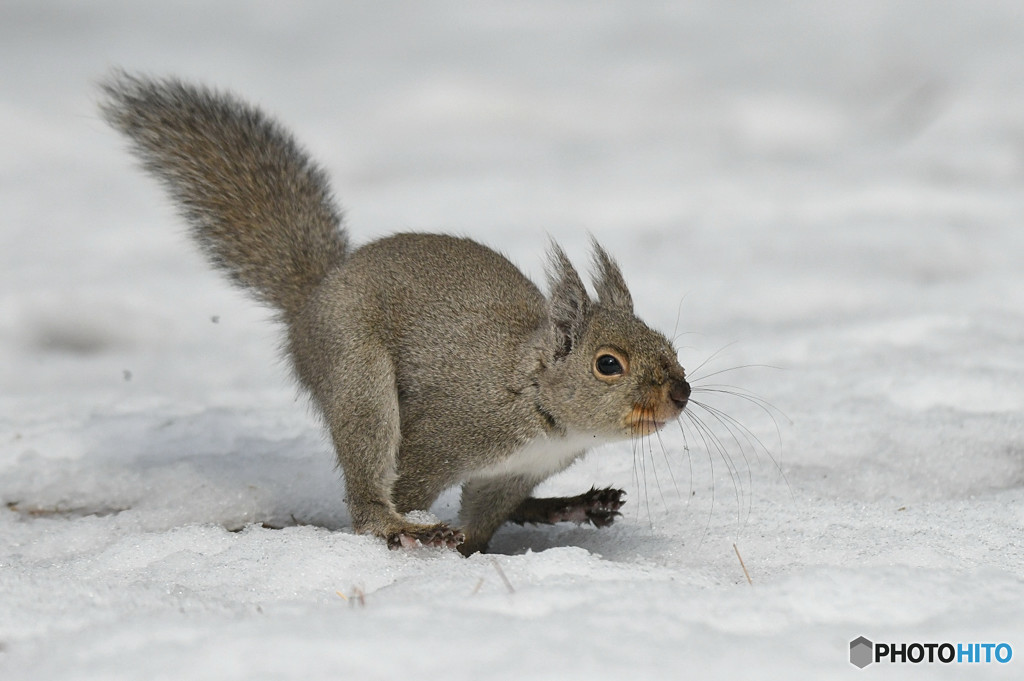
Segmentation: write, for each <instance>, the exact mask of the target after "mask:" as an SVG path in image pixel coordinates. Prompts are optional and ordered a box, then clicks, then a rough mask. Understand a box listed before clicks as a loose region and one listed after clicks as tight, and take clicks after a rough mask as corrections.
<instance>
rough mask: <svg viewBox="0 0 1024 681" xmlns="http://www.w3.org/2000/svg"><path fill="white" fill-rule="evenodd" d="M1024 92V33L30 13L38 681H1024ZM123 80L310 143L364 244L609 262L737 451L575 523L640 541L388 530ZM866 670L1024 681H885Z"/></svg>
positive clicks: (849, 6) (854, 6) (19, 442)
mask: <svg viewBox="0 0 1024 681" xmlns="http://www.w3.org/2000/svg"><path fill="white" fill-rule="evenodd" d="M1022 64H1024V12H1021V11H1020V6H1019V0H1005V1H988V0H979V1H977V2H966V1H965V2H947V1H934V0H932V1H927V2H925V1H923V0H918V1H908V2H901V3H892V2H883V1H882V0H865V1H864V2H852V3H821V2H809V1H808V2H800V1H798V2H791V3H757V2H740V3H699V2H698V3H682V2H680V3H666V2H647V1H635V2H582V1H572V0H527V1H523V2H520V1H516V2H511V1H509V2H495V3H469V2H425V3H420V2H392V1H388V0H384V1H381V2H372V3H347V2H345V3H336V2H326V1H324V2H295V3H279V2H270V1H257V2H241V1H240V0H232V1H230V2H217V3H209V2H198V1H194V2H181V3H137V2H127V1H126V0H118V1H101V0H95V1H93V2H88V3H82V2H72V1H71V0H67V1H63V2H60V1H46V0H5V1H4V3H3V4H2V5H0V72H2V76H0V93H2V96H0V126H2V129H3V131H4V135H3V141H2V142H0V356H2V359H3V361H2V362H0V678H2V679H5V680H9V681H15V680H21V679H32V680H33V681H39V680H46V679H54V680H56V679H60V680H62V681H66V680H71V679H104V680H111V679H113V680H119V679H146V680H160V679H190V680H202V679H216V680H218V681H223V680H230V679H247V680H249V679H304V680H308V679H339V678H346V679H404V678H422V679H453V680H454V679H473V680H478V679H581V678H610V679H622V678H628V679H682V678H687V679H702V678H737V679H738V678H743V679H782V678H786V679H789V678H815V679H833V678H836V679H838V678H847V677H848V675H850V674H868V673H876V674H883V675H884V677H885V678H946V677H947V676H950V675H952V674H957V676H958V677H959V678H972V679H973V678H977V679H981V678H1021V676H1022V674H1024V672H1022V669H1024V549H1022V543H1024V542H1022V540H1024V530H1022V527H1024V416H1022V410H1024V224H1022V222H1024V68H1022ZM114 66H123V67H125V68H127V69H129V70H141V71H144V72H148V73H152V74H177V75H180V76H183V77H187V78H191V79H196V80H201V81H204V82H207V83H210V84H213V85H217V86H219V87H224V88H229V89H232V90H234V91H236V92H238V93H239V94H241V95H243V96H244V97H246V98H248V99H251V100H253V101H255V102H258V103H260V104H261V105H262V106H264V107H266V109H267V110H269V111H271V112H273V113H274V114H275V115H276V116H278V117H279V118H280V119H281V120H283V121H284V122H285V123H286V125H287V126H288V127H290V128H291V129H293V130H294V131H295V132H296V134H297V136H298V137H299V138H300V139H301V140H302V141H303V142H304V144H305V145H306V146H307V147H308V148H309V149H310V150H311V152H312V153H313V155H314V156H315V157H316V158H317V159H319V160H320V161H322V163H323V164H324V165H325V166H326V167H327V169H328V170H329V172H330V173H331V176H332V178H333V183H334V188H335V190H336V192H337V193H338V196H339V198H340V201H341V203H342V204H343V205H344V207H345V209H346V211H347V217H348V221H349V224H350V226H351V229H352V234H353V237H354V239H355V240H356V241H357V242H365V241H367V240H370V239H373V238H375V237H378V236H381V235H384V234H388V233H390V232H393V231H397V230H407V229H412V230H433V231H447V232H451V233H457V234H462V235H468V236H472V237H473V238H476V239H478V240H481V241H483V242H485V243H487V244H489V245H491V246H493V247H495V248H498V249H500V250H502V251H503V252H504V253H506V254H508V256H509V257H510V258H511V259H512V260H513V261H515V262H516V263H517V264H519V265H520V266H521V267H522V268H523V269H524V271H526V272H527V273H528V274H529V275H530V276H531V277H533V278H535V279H537V280H540V278H541V274H542V266H543V258H544V251H545V249H546V240H547V238H548V235H551V236H552V237H554V238H555V239H557V240H558V241H560V242H561V243H562V244H564V246H565V248H566V250H567V251H568V252H569V254H570V256H571V257H572V258H573V259H574V260H575V261H576V262H577V263H580V264H583V263H584V262H585V259H586V257H587V240H588V238H589V234H590V233H592V234H594V235H595V236H596V237H597V238H598V239H599V240H600V241H601V242H602V243H604V244H605V246H606V247H607V248H608V250H609V251H610V252H612V253H613V254H614V256H615V257H616V258H617V259H618V260H619V262H620V264H621V266H622V268H623V270H624V272H625V274H626V277H627V279H628V281H629V282H630V284H631V287H632V289H633V296H634V298H635V299H636V301H637V307H638V312H639V313H640V314H641V316H642V317H644V318H645V319H646V320H647V321H648V322H649V323H650V324H651V325H653V326H655V327H658V328H661V329H663V330H664V331H665V332H666V333H669V334H671V335H675V336H676V337H677V342H678V344H679V347H680V357H681V359H682V361H683V364H684V366H686V367H687V368H688V369H689V370H690V372H691V374H692V375H693V376H695V377H701V376H704V378H703V380H695V381H694V383H695V386H696V387H698V388H699V387H702V386H703V388H704V392H696V393H695V397H696V398H697V399H700V400H701V401H703V402H705V403H706V404H708V405H710V406H712V407H714V408H717V409H721V410H724V412H725V413H727V414H728V415H729V416H728V417H724V416H723V417H720V418H717V417H715V416H714V415H713V414H712V413H711V412H707V411H701V410H700V409H698V408H694V409H693V413H694V415H696V416H701V417H702V418H703V419H704V422H705V424H706V425H707V426H708V427H709V428H712V429H714V430H715V431H717V433H718V435H719V438H720V446H716V445H715V443H714V442H712V441H710V440H708V439H707V438H702V437H700V433H699V431H697V430H696V429H695V427H694V426H692V425H691V426H690V427H689V429H688V430H683V429H678V428H677V429H674V430H669V431H666V432H665V434H664V435H663V437H662V438H661V439H660V440H659V439H657V438H655V439H653V440H648V441H647V443H646V444H645V445H644V446H643V447H640V448H637V447H632V446H631V445H630V444H629V443H624V444H620V445H609V446H606V447H603V448H601V449H599V450H597V451H594V452H592V453H591V454H590V455H589V456H588V457H587V458H586V459H585V460H584V461H582V462H580V463H579V464H577V465H575V466H574V467H573V468H571V469H570V470H568V471H566V472H565V473H563V474H561V475H559V476H556V477H555V478H553V479H551V480H550V481H548V482H547V483H545V484H544V486H543V488H542V489H541V490H540V491H541V492H542V493H549V494H553V495H571V494H577V493H579V492H582V491H584V490H586V489H589V487H590V486H591V485H592V484H597V485H599V486H604V485H609V484H611V485H615V486H620V487H623V488H625V489H626V490H627V491H628V493H629V496H628V503H627V505H626V506H625V507H624V508H623V511H624V515H623V517H622V518H620V519H619V520H618V522H616V524H615V525H614V526H612V527H610V528H607V529H602V530H597V529H594V528H591V527H575V526H573V525H568V526H559V527H554V528H546V527H540V528H537V527H524V528H519V527H507V528H505V529H503V530H502V531H501V532H500V533H499V534H498V535H497V536H496V538H495V541H494V544H493V549H494V555H491V556H487V555H476V556H473V557H471V558H469V559H464V558H462V557H461V556H459V555H457V554H456V553H454V552H448V551H442V550H399V551H389V550H387V548H386V547H385V546H384V544H383V543H382V542H380V541H378V540H376V539H373V538H371V537H367V536H361V535H356V534H354V533H353V532H352V530H351V527H350V522H349V517H348V515H347V511H346V509H345V506H344V503H343V495H342V486H341V484H340V481H339V474H338V473H337V472H336V471H335V469H334V464H333V456H332V453H331V450H330V447H329V446H328V444H327V442H326V441H325V439H324V437H323V435H322V433H321V430H320V426H319V424H318V423H317V421H316V419H315V418H314V417H313V416H312V415H311V411H310V409H309V407H308V403H307V402H306V399H305V397H303V396H301V395H298V394H297V390H296V388H295V386H294V384H293V382H292V380H291V378H290V376H289V370H288V367H287V365H286V364H285V363H284V362H283V361H282V360H281V357H280V354H279V351H278V344H279V340H280V335H279V333H280V331H279V329H277V328H276V327H275V326H274V325H273V323H272V320H271V319H270V315H269V313H268V312H267V311H265V310H263V309H261V308H259V307H257V306H256V305H255V304H253V303H251V302H250V301H249V300H248V299H247V298H246V297H245V296H244V295H243V294H242V293H240V292H238V291H235V290H233V289H231V288H230V287H229V286H228V285H227V284H226V283H225V282H224V281H222V280H221V279H220V277H218V276H217V275H216V274H214V273H212V272H211V271H209V270H208V268H207V267H206V265H205V264H204V263H203V261H202V259H201V258H200V256H199V255H198V254H197V252H196V251H195V249H194V248H193V247H192V246H191V245H190V244H189V243H188V242H187V240H186V239H185V237H184V235H183V228H182V224H181V222H180V221H179V220H178V219H177V217H176V216H175V214H174V211H173V209H172V208H171V207H170V206H169V205H168V203H167V201H166V200H165V198H164V197H163V195H162V194H161V192H160V189H159V188H158V187H157V186H156V184H155V183H154V182H153V181H151V180H150V179H149V178H147V177H145V176H143V174H142V173H141V172H139V170H138V168H137V167H136V166H135V165H134V164H133V163H132V161H131V160H130V158H129V157H128V154H127V152H126V151H125V146H124V144H123V141H122V140H121V139H119V138H118V137H117V136H116V135H115V133H114V132H112V131H111V130H109V129H108V128H107V127H106V126H105V125H104V124H103V123H102V122H101V121H100V120H99V117H98V114H97V111H96V107H95V102H96V89H95V82H96V80H97V79H98V78H100V77H102V76H103V75H104V74H105V73H106V72H107V71H108V69H110V68H111V67H114ZM717 372H723V373H717ZM716 385H719V386H723V385H727V386H733V387H732V388H724V389H725V390H729V391H734V392H735V391H742V394H744V395H746V394H753V395H757V396H760V397H759V398H757V399H755V401H754V402H750V401H746V400H743V399H739V398H737V397H736V396H735V395H729V394H725V393H721V392H714V391H713V390H714V386H716ZM748 391H749V393H748ZM760 398H763V400H765V401H766V402H767V403H770V405H771V406H766V408H765V409H761V408H760V407H759V404H760V403H761V402H760ZM731 419H735V420H736V421H735V422H734V421H732V420H731ZM737 424H742V426H743V427H744V428H746V429H749V432H747V431H746V430H743V429H741V428H740V427H739V425H737ZM726 426H730V427H731V431H732V432H731V433H730V429H727V428H726ZM684 436H685V437H684ZM755 438H756V439H755ZM759 443H763V445H764V448H762V447H761V446H760V444H759ZM780 469H781V471H780ZM457 505H458V497H457V493H456V492H454V491H453V492H450V493H447V494H446V495H445V496H444V497H443V498H442V499H441V501H440V502H439V503H438V504H437V505H436V506H435V507H434V509H432V513H433V514H435V515H436V516H437V517H440V518H442V519H449V520H450V519H454V518H455V517H456V515H457V512H458V509H457ZM734 545H735V549H734ZM738 556H742V559H743V562H744V564H745V566H746V570H747V571H748V572H749V575H750V580H751V582H752V584H750V583H748V581H747V578H746V576H745V575H744V571H743V568H742V567H741V565H740V561H739V559H738ZM860 635H864V636H866V637H868V638H869V639H871V640H873V641H877V642H895V643H898V642H915V641H917V642H952V643H958V642H981V643H984V642H1007V643H1009V644H1011V645H1012V646H1013V650H1014V657H1013V659H1012V660H1011V661H1010V662H1009V663H1006V664H974V665H966V664H949V665H945V664H927V663H923V664H917V665H915V664H905V665H899V664H894V665H886V666H885V667H884V668H879V667H882V665H878V666H877V667H876V668H874V669H872V668H869V669H867V670H864V671H859V670H857V669H856V668H854V667H852V666H851V665H850V663H849V661H848V652H849V650H848V648H849V642H850V641H851V640H852V639H854V638H856V637H857V636H860Z"/></svg>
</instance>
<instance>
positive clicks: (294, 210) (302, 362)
mask: <svg viewBox="0 0 1024 681" xmlns="http://www.w3.org/2000/svg"><path fill="white" fill-rule="evenodd" d="M100 88H101V91H102V95H101V96H102V99H101V101H100V110H101V112H102V115H103V117H104V118H105V120H106V121H107V122H108V123H110V124H111V125H112V126H113V127H114V128H115V129H117V130H119V131H120V132H121V133H123V134H124V135H125V136H127V138H128V139H129V141H130V144H131V149H132V152H133V153H134V154H135V156H136V157H137V158H138V159H139V160H141V162H142V165H143V167H144V169H145V170H146V171H148V172H149V173H150V174H152V175H154V176H155V177H156V178H157V179H158V180H160V181H161V183H162V184H163V185H164V187H165V189H166V190H167V191H168V193H169V195H170V198H171V199H172V201H173V203H174V204H175V205H176V207H177V208H178V209H179V211H180V213H181V214H182V216H183V218H184V219H185V221H186V222H187V224H188V225H189V227H190V233H191V236H192V237H193V238H194V240H195V241H196V242H197V243H198V245H199V247H200V249H201V250H202V251H203V252H204V254H205V255H206V256H207V257H208V259H209V260H210V261H211V263H212V264H213V266H214V267H216V268H218V269H220V270H222V271H223V272H225V273H226V274H227V275H228V276H229V278H230V279H231V280H232V281H233V282H234V283H235V284H238V285H240V286H241V287H243V288H244V289H246V290H247V291H248V292H249V293H250V294H252V295H253V296H254V297H255V298H256V299H258V300H259V301H260V302H262V303H265V304H267V305H269V306H270V307H272V308H274V309H275V310H276V311H277V313H278V317H279V319H280V320H281V321H282V322H283V324H284V327H285V329H286V333H287V341H286V347H287V352H288V354H289V356H290V358H291V360H292V364H293V367H294V371H295V374H296V376H297V379H298V381H299V382H300V383H301V385H302V386H304V387H305V388H306V389H307V390H308V391H309V393H310V394H311V396H312V399H313V402H314V403H315V406H316V408H317V409H318V411H319V412H320V414H321V415H322V418H323V420H324V422H325V424H326V426H327V428H328V430H329V431H330V436H331V439H332V441H333V445H334V448H335V451H336V454H337V459H338V462H339V464H340V467H341V469H342V472H343V478H344V484H345V490H346V498H347V503H348V507H349V511H350V515H351V519H352V526H353V529H354V531H356V532H357V533H369V534H372V535H376V536H377V537H380V538H382V539H383V540H384V541H386V542H387V545H388V546H389V547H391V548H397V547H403V546H407V547H411V546H419V545H429V546H439V547H447V548H450V549H456V548H457V549H458V550H459V551H461V552H462V553H463V554H464V555H470V554H472V553H474V552H477V551H486V549H487V545H488V542H489V541H490V539H491V537H492V535H493V534H494V532H495V531H496V530H497V529H498V528H499V527H500V526H501V525H502V524H504V523H506V522H514V523H519V524H525V523H534V524H546V523H555V522H560V521H575V522H577V523H590V524H593V525H595V526H597V527H603V526H606V525H609V524H611V523H612V522H613V521H614V520H615V518H616V517H617V516H619V515H620V513H619V509H620V508H621V506H622V505H623V503H625V500H624V496H625V492H624V491H623V490H619V489H612V488H607V489H597V488H596V487H595V488H591V489H590V491H588V492H585V493H583V494H580V495H578V496H575V497H564V498H545V499H541V498H534V497H532V496H531V495H532V493H533V490H534V488H535V487H536V486H537V485H538V484H540V483H541V482H542V481H543V480H545V479H547V478H548V477H550V476H552V475H554V474H555V473H558V472H559V471H562V470H564V469H565V468H567V467H568V466H569V465H570V464H571V463H572V462H573V461H575V460H576V459H578V458H579V457H581V456H582V455H583V454H584V453H585V452H586V451H587V450H588V449H590V448H592V447H595V446H598V445H601V444H604V443H607V442H612V441H621V440H628V439H631V438H639V437H643V436H646V435H649V434H651V433H654V432H655V431H657V430H659V429H660V428H662V427H663V426H664V425H665V424H666V423H667V422H669V421H671V420H674V419H676V418H677V417H679V416H680V414H681V412H682V411H683V409H684V408H685V407H686V404H687V400H688V398H689V396H690V386H689V384H688V383H687V380H686V373H685V371H684V369H683V367H682V366H680V364H679V361H678V359H677V357H676V352H675V350H674V349H673V347H672V345H671V343H669V341H668V340H667V339H666V337H665V336H664V335H662V334H661V333H658V332H657V331H654V330H652V329H651V328H649V327H648V326H647V325H646V324H645V323H644V322H642V321H641V320H640V319H639V318H638V317H637V316H636V315H635V314H634V312H633V299H632V296H631V294H630V292H629V289H628V288H627V286H626V283H625V281H624V279H623V276H622V273H621V271H620V269H619V266H618V265H617V264H616V263H615V261H614V260H613V259H612V258H611V257H610V256H609V255H608V253H607V252H606V251H605V250H604V249H603V248H602V247H601V246H600V245H599V244H598V243H597V241H596V239H593V238H592V239H591V240H592V250H593V270H594V278H593V286H594V289H595V292H596V294H597V297H596V299H592V298H591V297H590V295H589V294H588V292H587V289H586V287H585V286H584V284H583V281H582V280H581V278H580V275H579V274H578V272H577V270H576V269H575V268H574V267H573V265H572V263H571V262H570V261H569V259H568V258H567V256H566V254H565V252H564V251H563V250H562V249H561V248H560V247H559V246H558V245H557V244H556V243H555V242H553V241H552V242H551V245H550V248H549V254H548V263H547V265H548V266H547V276H548V280H549V292H548V295H547V296H545V295H544V294H543V293H541V291H540V290H539V289H538V287H537V286H536V285H535V284H534V283H533V282H532V281H531V280H530V279H528V278H527V277H526V276H525V275H524V274H523V273H522V272H520V271H519V269H518V268H516V266H515V265H513V264H512V263H511V262H510V261H509V260H508V259H507V258H505V257H504V256H502V255H501V254H499V253H498V252H496V251H494V250H491V249H490V248H488V247H486V246H484V245H482V244H480V243H477V242H476V241H473V240H471V239H467V238H460V237H455V236H449V235H444V234H425V233H399V234H395V235H392V236H389V237H385V238H382V239H379V240H377V241H373V242H371V243H367V244H365V245H363V246H360V247H354V246H353V245H351V244H350V242H349V236H348V232H347V229H346V228H345V227H344V225H343V218H342V213H341V210H340V209H339V208H338V207H337V206H336V204H335V202H334V198H333V196H332V191H331V189H330V187H329V185H328V179H327V176H326V173H325V172H324V170H323V169H322V168H321V167H320V166H319V165H317V164H316V163H315V162H314V161H313V160H311V159H310V157H309V156H308V154H307V152H306V151H305V150H304V149H303V148H302V147H301V146H300V145H299V144H298V143H297V142H296V140H295V139H294V137H293V136H292V134H291V133H290V132H289V131H288V130H286V129H285V128H284V127H283V126H282V125H281V124H280V123H278V122H277V121H276V120H274V119H273V118H271V117H270V116H268V115H267V114H265V113H264V112H263V111H262V110H261V109H259V108H257V107H255V106H253V105H251V104H249V103H247V102H245V101H243V100H241V99H239V98H237V97H236V96H234V95H232V94H230V93H226V92H223V91H220V90H216V89H212V88H208V87H206V86H202V85H194V84H191V83H187V82H184V81H182V80H179V79H175V78H163V79H151V78H148V77H143V76H136V75H131V74H128V73H125V72H123V71H115V72H114V73H112V74H110V75H108V76H107V77H106V78H105V79H104V80H103V81H102V82H101V84H100ZM460 484H461V486H462V494H461V506H460V510H459V520H458V522H459V525H461V527H460V528H458V529H457V528H455V527H452V526H449V525H448V524H445V523H436V524H435V523H417V522H413V521H412V520H411V519H410V518H409V517H407V514H409V513H410V512H412V511H417V510H427V509H429V508H430V506H431V505H432V504H433V503H434V501H436V500H437V498H438V497H439V496H440V494H441V493H442V492H443V491H445V490H446V489H448V488H451V487H453V486H455V485H460ZM413 517H415V516H413Z"/></svg>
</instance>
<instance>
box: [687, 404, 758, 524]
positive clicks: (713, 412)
mask: <svg viewBox="0 0 1024 681" xmlns="http://www.w3.org/2000/svg"><path fill="white" fill-rule="evenodd" d="M691 402H692V403H693V405H694V406H695V407H698V408H700V409H703V410H704V411H705V412H707V413H708V414H709V415H710V416H711V417H712V418H714V419H715V420H716V421H717V422H718V423H719V424H720V425H721V426H722V427H723V428H725V431H726V432H727V433H729V436H730V437H731V438H732V441H733V442H734V443H736V449H737V450H738V451H739V453H740V456H741V457H743V463H744V465H745V466H746V469H747V489H748V490H749V492H750V494H751V495H753V490H754V477H753V473H752V472H751V469H750V461H749V460H748V459H747V454H746V449H745V447H744V446H743V443H742V442H740V438H739V437H738V436H737V434H736V432H735V431H734V430H733V427H732V426H731V424H730V420H731V421H735V419H732V417H729V416H728V415H727V414H725V413H724V412H722V411H721V410H720V409H716V408H715V407H711V406H708V405H706V404H703V403H702V402H698V401H696V400H691ZM742 434H743V431H740V435H742ZM747 444H749V445H750V447H751V449H752V450H753V451H754V454H755V456H756V455H757V451H756V449H754V446H753V444H752V443H751V442H750V441H749V439H748V442H747ZM737 474H739V471H737ZM741 487H742V486H741ZM737 511H738V513H739V514H740V515H742V509H737ZM746 512H747V517H749V516H750V504H749V503H748V504H747V509H746ZM744 522H745V521H744Z"/></svg>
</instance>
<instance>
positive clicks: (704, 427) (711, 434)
mask: <svg viewBox="0 0 1024 681" xmlns="http://www.w3.org/2000/svg"><path fill="white" fill-rule="evenodd" d="M687 416H688V418H689V419H690V420H691V421H692V422H693V424H694V425H695V426H696V427H697V429H698V430H699V431H702V432H703V433H705V434H706V436H707V440H705V442H708V441H710V443H711V444H713V445H714V450H715V451H716V452H717V453H718V455H719V456H720V457H722V461H723V462H724V463H725V467H726V470H728V471H729V479H730V480H732V487H733V491H734V493H735V495H736V520H737V522H741V519H742V508H743V504H742V501H741V494H740V491H741V485H740V484H739V468H737V467H736V463H735V462H734V461H733V459H732V457H731V456H730V455H729V451H728V449H727V448H726V447H725V445H724V444H723V443H722V440H721V438H719V437H718V434H717V433H715V431H714V429H713V428H711V426H709V425H708V424H707V423H706V422H705V421H704V420H703V419H701V418H700V417H699V416H697V415H696V414H694V413H693V412H692V411H691V412H690V413H689V414H687ZM710 455H711V451H710V450H709V451H708V456H709V457H710ZM748 470H749V469H748Z"/></svg>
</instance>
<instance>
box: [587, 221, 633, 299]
mask: <svg viewBox="0 0 1024 681" xmlns="http://www.w3.org/2000/svg"><path fill="white" fill-rule="evenodd" d="M590 245H591V247H592V248H593V249H594V289H595V290H596V291H597V300H598V301H599V302H600V303H601V304H602V305H607V306H609V307H620V308H624V309H626V310H629V311H630V312H632V311H633V296H631V295H630V293H629V289H628V288H626V280H625V279H623V277H622V271H621V270H620V269H619V266H618V265H616V264H615V261H614V260H612V259H611V257H610V256H609V255H608V253H607V252H605V250H604V249H603V248H601V245H600V244H599V243H597V239H595V238H593V237H591V238H590Z"/></svg>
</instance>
